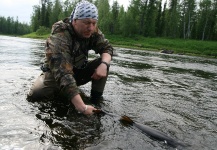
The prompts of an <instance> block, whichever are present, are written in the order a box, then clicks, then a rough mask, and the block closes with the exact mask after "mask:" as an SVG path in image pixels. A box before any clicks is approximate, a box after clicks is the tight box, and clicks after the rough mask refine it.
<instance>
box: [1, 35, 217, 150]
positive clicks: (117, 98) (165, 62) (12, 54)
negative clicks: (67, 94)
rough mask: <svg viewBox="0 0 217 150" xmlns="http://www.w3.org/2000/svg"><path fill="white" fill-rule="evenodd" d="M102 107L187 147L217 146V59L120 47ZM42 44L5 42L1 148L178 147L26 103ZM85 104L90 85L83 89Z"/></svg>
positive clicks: (115, 122) (69, 111)
mask: <svg viewBox="0 0 217 150" xmlns="http://www.w3.org/2000/svg"><path fill="white" fill-rule="evenodd" d="M115 49H116V50H117V53H118V56H116V57H114V58H113V61H112V65H111V68H110V75H109V78H108V83H107V85H106V89H105V93H104V101H103V102H102V103H101V104H100V107H101V108H102V109H104V110H107V111H109V112H112V113H115V114H118V115H120V116H121V115H127V116H129V117H131V118H133V120H136V121H137V122H139V123H142V124H144V125H148V126H149V127H152V128H154V129H157V130H159V131H162V132H164V133H166V134H167V135H169V136H171V137H173V138H175V139H177V140H178V141H182V142H185V143H188V144H190V145H191V146H190V147H187V148H182V147H180V149H189V150H192V149H203V150H214V149H216V146H217V142H216V141H217V85H216V81H217V60H216V59H207V58H201V57H191V56H184V55H166V54H161V53H158V52H147V51H139V50H131V49H124V48H115ZM43 51H44V40H34V39H27V38H18V37H7V36H0V72H1V76H0V114H1V115H0V149H1V150H4V149H5V150H8V149H88V150H89V149H105V150H108V149H112V150H113V149H124V150H125V149H129V150H132V149H133V150H144V149H150V150H152V149H153V150H166V149H175V148H173V147H171V146H169V145H167V144H165V143H164V142H161V141H158V140H156V139H153V138H150V137H149V136H147V135H145V134H144V133H142V132H141V131H139V130H138V129H136V128H134V127H132V126H125V125H124V124H122V123H120V122H119V117H111V116H108V115H100V116H98V115H93V116H88V117H87V116H84V115H82V114H79V113H77V111H76V110H75V109H74V107H72V106H67V105H65V104H64V103H61V102H60V101H55V102H45V101H40V102H28V101H27V100H26V94H27V93H28V90H29V88H30V86H31V84H32V83H33V82H34V80H35V79H36V78H37V76H38V75H39V74H40V72H41V71H40V69H39V68H40V60H41V59H42V58H43ZM80 89H81V90H82V91H83V93H84V95H83V98H84V100H85V101H86V102H87V103H88V96H89V92H90V84H87V85H85V86H81V87H80Z"/></svg>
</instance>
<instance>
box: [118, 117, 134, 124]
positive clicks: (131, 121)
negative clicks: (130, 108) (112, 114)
mask: <svg viewBox="0 0 217 150" xmlns="http://www.w3.org/2000/svg"><path fill="white" fill-rule="evenodd" d="M120 121H122V122H124V123H128V124H130V125H132V124H133V123H134V122H133V120H132V119H130V117H128V116H125V115H124V116H121V118H120Z"/></svg>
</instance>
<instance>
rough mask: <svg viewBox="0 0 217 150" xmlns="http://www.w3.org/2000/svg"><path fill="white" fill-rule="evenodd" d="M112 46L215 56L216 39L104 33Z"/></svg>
mask: <svg viewBox="0 0 217 150" xmlns="http://www.w3.org/2000/svg"><path fill="white" fill-rule="evenodd" d="M48 36H49V34H45V35H36V33H35V32H33V33H30V34H27V35H23V36H21V37H25V38H35V39H46V38H47V37H48ZM105 37H106V38H107V39H108V40H109V41H110V43H111V44H112V45H113V46H114V47H123V48H132V49H133V48H134V49H139V50H147V51H158V52H162V53H166V54H180V55H191V56H201V57H208V58H217V42H216V41H199V40H184V39H169V38H145V37H142V36H139V35H138V36H134V37H131V38H130V37H123V36H120V35H105Z"/></svg>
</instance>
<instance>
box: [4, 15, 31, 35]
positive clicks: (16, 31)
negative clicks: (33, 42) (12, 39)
mask: <svg viewBox="0 0 217 150" xmlns="http://www.w3.org/2000/svg"><path fill="white" fill-rule="evenodd" d="M30 32H31V27H30V26H29V25H28V24H26V23H20V22H19V21H18V18H16V20H14V18H13V17H7V18H5V17H2V16H0V34H8V35H24V34H27V33H30Z"/></svg>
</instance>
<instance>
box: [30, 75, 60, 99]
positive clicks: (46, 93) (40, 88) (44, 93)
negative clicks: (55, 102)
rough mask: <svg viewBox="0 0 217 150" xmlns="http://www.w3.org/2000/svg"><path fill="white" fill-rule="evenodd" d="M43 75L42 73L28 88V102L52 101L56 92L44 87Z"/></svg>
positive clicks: (53, 89)
mask: <svg viewBox="0 0 217 150" xmlns="http://www.w3.org/2000/svg"><path fill="white" fill-rule="evenodd" d="M44 81H45V74H44V73H42V74H41V75H40V76H39V77H38V78H37V79H36V81H35V82H34V84H33V85H32V87H31V88H30V91H29V93H28V94H27V98H28V99H29V100H34V101H35V100H40V99H52V98H54V97H55V94H56V93H57V90H56V89H55V88H53V87H49V86H45V85H44Z"/></svg>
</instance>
